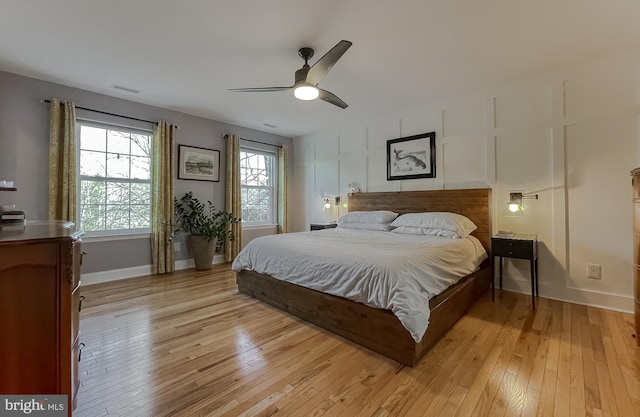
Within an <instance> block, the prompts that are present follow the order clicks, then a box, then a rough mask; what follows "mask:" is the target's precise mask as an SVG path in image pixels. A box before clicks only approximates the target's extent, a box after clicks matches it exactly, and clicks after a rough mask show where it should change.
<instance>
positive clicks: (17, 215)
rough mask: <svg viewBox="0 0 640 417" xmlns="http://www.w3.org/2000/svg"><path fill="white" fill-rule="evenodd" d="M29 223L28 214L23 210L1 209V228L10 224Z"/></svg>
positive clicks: (21, 224)
mask: <svg viewBox="0 0 640 417" xmlns="http://www.w3.org/2000/svg"><path fill="white" fill-rule="evenodd" d="M26 223H27V215H26V213H25V212H24V211H22V210H11V211H0V228H1V229H4V228H7V227H9V226H24V225H25V224H26Z"/></svg>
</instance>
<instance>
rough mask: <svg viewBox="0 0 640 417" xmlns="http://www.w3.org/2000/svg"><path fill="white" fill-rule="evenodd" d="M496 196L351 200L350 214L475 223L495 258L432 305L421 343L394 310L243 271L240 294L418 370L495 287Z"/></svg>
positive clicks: (451, 193) (461, 193) (445, 193)
mask: <svg viewBox="0 0 640 417" xmlns="http://www.w3.org/2000/svg"><path fill="white" fill-rule="evenodd" d="M490 201H491V190H490V189H488V188H480V189H466V190H435V191H405V192H377V193H356V194H349V202H348V204H349V211H360V210H392V211H395V212H396V213H400V214H403V213H416V212H430V211H448V212H453V213H459V214H462V215H464V216H466V217H468V218H469V219H470V220H471V221H473V222H474V223H475V224H476V225H477V226H478V229H477V230H475V231H474V232H473V233H472V235H474V236H475V237H477V238H478V240H480V242H481V243H482V245H483V246H484V247H485V249H486V250H487V253H488V254H489V259H487V260H486V261H484V262H483V263H482V265H481V266H480V268H479V269H478V270H477V271H475V272H473V273H472V274H470V275H468V276H466V277H465V278H463V279H462V280H460V281H459V282H458V283H457V284H455V285H453V286H451V287H449V288H448V289H447V290H445V291H444V292H443V293H441V294H439V295H438V296H436V297H434V298H432V299H431V300H429V306H430V308H431V317H430V320H429V327H428V328H427V331H426V333H425V335H424V337H423V338H422V341H421V342H420V343H416V342H415V341H414V340H413V338H412V337H411V335H410V334H409V332H408V331H407V330H406V329H405V328H404V327H403V326H402V324H401V323H400V321H399V320H398V318H397V317H396V316H394V315H393V313H391V311H389V310H383V309H377V308H372V307H369V306H366V305H364V304H361V303H357V302H354V301H350V300H347V299H345V298H341V297H336V296H333V295H329V294H325V293H322V292H319V291H315V290H311V289H308V288H304V287H301V286H299V285H295V284H291V283H288V282H285V281H281V280H278V279H276V278H273V277H271V276H269V275H264V274H258V273H256V272H253V271H247V270H243V271H240V272H238V273H237V283H238V290H239V291H240V292H242V293H245V294H248V295H250V296H252V297H254V298H257V299H259V300H261V301H264V302H266V303H268V304H271V305H272V306H274V307H277V308H279V309H281V310H284V311H286V312H288V313H291V314H293V315H295V316H297V317H300V318H302V319H304V320H306V321H309V322H311V323H313V324H316V325H318V326H320V327H322V328H325V329H327V330H329V331H331V332H333V333H335V334H337V335H340V336H342V337H344V338H346V339H349V340H351V341H353V342H355V343H357V344H359V345H362V346H364V347H367V348H369V349H371V350H374V351H376V352H378V353H381V354H383V355H386V356H388V357H390V358H392V359H395V360H397V361H398V362H401V363H403V364H405V365H408V366H414V365H415V364H416V363H417V361H418V360H419V359H420V358H421V357H422V356H424V354H425V353H426V352H427V351H428V350H429V348H431V347H432V346H433V345H435V344H436V343H437V342H438V340H440V338H441V337H442V336H444V334H445V333H446V332H447V331H448V330H449V329H450V328H451V327H452V326H453V325H454V324H455V323H456V322H457V321H458V319H460V317H462V316H463V315H464V314H465V313H466V312H467V311H468V310H469V308H470V307H471V305H473V303H474V302H475V301H476V300H477V299H478V297H479V296H480V295H481V294H483V293H484V292H485V291H486V290H487V289H488V288H489V286H490V283H491V279H492V277H493V264H492V262H491V230H492V229H491V216H490Z"/></svg>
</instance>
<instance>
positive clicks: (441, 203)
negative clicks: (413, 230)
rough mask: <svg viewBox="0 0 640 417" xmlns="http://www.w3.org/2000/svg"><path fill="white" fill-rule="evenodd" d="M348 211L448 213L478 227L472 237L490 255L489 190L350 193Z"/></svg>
mask: <svg viewBox="0 0 640 417" xmlns="http://www.w3.org/2000/svg"><path fill="white" fill-rule="evenodd" d="M348 198H349V200H348V207H349V211H370V210H391V211H395V212H396V213H399V214H404V213H424V212H429V211H448V212H451V213H458V214H462V215H463V216H466V217H468V218H469V220H471V221H472V222H474V223H475V224H476V226H478V228H477V229H476V230H475V231H474V232H473V233H472V235H473V236H475V237H476V238H478V240H479V241H480V242H481V243H482V245H483V246H484V248H485V249H486V250H487V253H489V254H490V253H491V233H492V228H491V208H490V204H491V189H490V188H471V189H462V190H429V191H393V192H375V193H353V194H349V196H348Z"/></svg>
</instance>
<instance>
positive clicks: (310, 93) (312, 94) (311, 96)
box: [293, 85, 320, 100]
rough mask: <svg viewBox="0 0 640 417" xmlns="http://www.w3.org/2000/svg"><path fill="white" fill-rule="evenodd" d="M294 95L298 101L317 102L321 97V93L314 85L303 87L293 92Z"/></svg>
mask: <svg viewBox="0 0 640 417" xmlns="http://www.w3.org/2000/svg"><path fill="white" fill-rule="evenodd" d="M293 95H294V96H296V98H297V99H298V100H315V99H317V98H318V96H319V95H320V91H319V90H318V89H317V88H316V87H314V86H312V85H301V86H300V87H296V88H295V89H294V90H293Z"/></svg>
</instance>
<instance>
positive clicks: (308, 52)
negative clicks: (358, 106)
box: [229, 40, 352, 109]
mask: <svg viewBox="0 0 640 417" xmlns="http://www.w3.org/2000/svg"><path fill="white" fill-rule="evenodd" d="M351 45H352V43H351V42H349V41H345V40H342V41H340V42H338V43H337V44H336V46H334V47H333V48H331V50H329V52H327V53H326V54H324V56H323V57H322V58H320V59H319V60H318V61H317V62H316V63H315V64H313V66H312V67H310V66H309V59H311V57H313V49H311V48H308V47H304V48H300V50H298V55H300V58H302V59H304V65H303V66H302V68H300V69H299V70H297V71H296V75H295V83H294V84H293V85H292V86H289V87H257V88H230V89H229V91H238V92H248V93H259V92H272V91H284V90H291V89H293V94H294V95H295V96H296V98H298V99H300V100H315V99H316V98H319V99H320V100H324V101H326V102H327V103H331V104H333V105H335V106H338V107H340V108H341V109H346V108H347V107H348V106H349V105H348V104H347V103H345V102H344V101H342V100H340V98H339V97H338V96H336V95H335V94H333V93H331V92H329V91H327V90H323V89H322V88H319V87H318V83H319V82H320V81H321V80H322V79H323V78H324V77H325V75H327V73H328V72H329V70H330V69H331V68H332V67H333V65H334V64H335V63H336V62H338V60H339V59H340V57H342V55H343V54H344V53H345V52H347V49H349V48H350V47H351Z"/></svg>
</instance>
